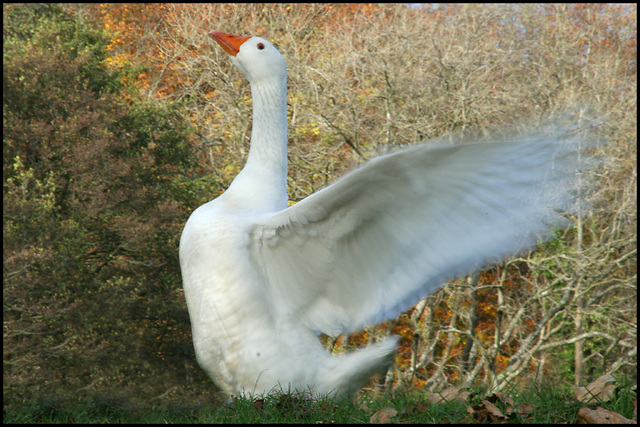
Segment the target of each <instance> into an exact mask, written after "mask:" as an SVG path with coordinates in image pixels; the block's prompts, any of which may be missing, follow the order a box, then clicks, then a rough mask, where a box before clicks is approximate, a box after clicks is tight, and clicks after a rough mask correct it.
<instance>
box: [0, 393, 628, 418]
mask: <svg viewBox="0 0 640 427" xmlns="http://www.w3.org/2000/svg"><path fill="white" fill-rule="evenodd" d="M504 394H505V395H509V397H510V398H511V399H513V401H514V402H515V404H516V405H519V404H523V403H527V404H530V405H531V407H532V408H533V409H532V410H531V411H530V412H527V413H524V414H517V413H514V414H511V415H509V416H508V417H507V418H504V419H500V420H495V419H492V418H491V417H486V416H484V415H483V403H482V400H483V399H485V398H484V397H482V394H480V393H474V394H473V395H472V397H471V400H470V402H467V403H465V402H449V403H445V404H431V403H428V402H427V399H426V393H424V392H418V391H414V392H412V393H410V394H398V395H392V396H382V397H373V396H364V397H361V398H359V399H358V400H357V402H351V401H345V400H320V401H308V400H306V399H301V398H299V397H296V396H289V395H284V396H267V397H265V398H264V399H251V400H250V399H234V400H233V401H232V402H231V401H228V402H225V401H212V402H202V401H199V402H190V401H187V400H188V399H185V402H179V403H176V402H175V401H174V402H157V403H155V404H140V403H138V404H132V403H131V400H130V399H127V398H126V396H120V397H114V396H111V395H110V396H105V395H93V396H83V397H79V396H65V397H54V396H48V397H40V398H38V399H34V400H31V401H23V400H14V399H7V397H6V396H5V401H4V404H3V406H4V410H3V418H4V422H5V423H169V424H177V423H323V424H326V423H368V422H369V420H370V419H371V416H372V415H374V414H375V413H376V412H377V411H378V410H380V409H382V408H394V409H395V410H396V411H397V415H396V416H395V417H393V418H392V419H391V422H394V423H442V422H445V423H472V422H476V423H477V422H480V423H489V422H495V421H500V422H508V423H565V422H569V423H575V422H576V421H577V413H578V410H579V409H580V408H581V407H582V406H585V405H583V404H581V403H579V402H576V401H575V400H574V399H573V397H572V395H571V393H570V392H569V391H568V390H567V391H562V390H559V389H558V388H554V387H537V386H534V387H532V388H531V389H529V390H526V391H525V392H523V393H519V394H516V393H504ZM634 399H635V393H634V392H633V391H632V390H630V389H629V388H622V389H621V390H619V391H618V393H617V394H616V396H615V398H614V399H612V400H611V401H609V402H604V403H600V404H598V405H595V404H594V405H590V407H591V408H593V409H595V407H596V406H600V407H603V408H605V409H609V410H612V411H615V412H618V413H620V414H621V415H623V416H625V417H627V418H632V414H633V409H634ZM488 400H490V401H491V402H492V403H493V404H494V405H495V406H496V407H498V408H499V409H500V410H501V411H502V412H503V413H505V414H507V412H508V406H510V405H507V404H505V403H504V402H502V401H500V400H496V399H494V400H491V399H488ZM471 405H473V407H474V408H475V409H476V410H479V411H478V412H477V415H475V416H473V415H470V414H469V413H468V407H469V406H471ZM511 406H513V405H511Z"/></svg>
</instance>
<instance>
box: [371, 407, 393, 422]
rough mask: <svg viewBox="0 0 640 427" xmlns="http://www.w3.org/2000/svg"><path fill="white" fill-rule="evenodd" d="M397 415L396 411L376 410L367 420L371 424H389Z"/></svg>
mask: <svg viewBox="0 0 640 427" xmlns="http://www.w3.org/2000/svg"><path fill="white" fill-rule="evenodd" d="M396 415H398V411H396V410H395V409H393V408H382V409H379V410H377V411H376V412H375V413H374V414H373V415H372V416H371V418H370V419H369V422H370V423H371V424H389V423H390V422H391V420H392V419H393V417H395V416H396Z"/></svg>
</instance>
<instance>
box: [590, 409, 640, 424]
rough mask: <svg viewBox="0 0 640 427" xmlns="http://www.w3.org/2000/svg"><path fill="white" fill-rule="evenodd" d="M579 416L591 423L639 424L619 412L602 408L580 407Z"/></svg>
mask: <svg viewBox="0 0 640 427" xmlns="http://www.w3.org/2000/svg"><path fill="white" fill-rule="evenodd" d="M578 417H579V418H580V419H581V420H584V421H585V422H587V423H590V424H637V421H633V420H630V419H628V418H625V417H623V416H622V415H620V414H618V413H617V412H613V411H609V410H608V409H604V408H600V407H598V408H597V409H595V410H594V409H590V408H580V410H579V411H578Z"/></svg>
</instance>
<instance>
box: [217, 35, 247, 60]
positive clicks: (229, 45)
mask: <svg viewBox="0 0 640 427" xmlns="http://www.w3.org/2000/svg"><path fill="white" fill-rule="evenodd" d="M209 35H210V36H212V37H213V38H214V39H216V41H217V42H218V44H219V45H220V46H222V48H223V49H224V50H225V51H226V52H227V53H228V54H229V55H231V56H236V55H237V54H238V52H240V46H242V44H243V43H244V42H246V41H247V40H249V39H250V38H251V37H246V36H234V35H233V34H227V33H222V32H220V31H211V32H210V33H209Z"/></svg>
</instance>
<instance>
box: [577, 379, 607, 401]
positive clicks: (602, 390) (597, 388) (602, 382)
mask: <svg viewBox="0 0 640 427" xmlns="http://www.w3.org/2000/svg"><path fill="white" fill-rule="evenodd" d="M615 381H616V379H615V378H614V377H612V376H611V375H603V376H601V377H600V378H598V379H597V380H595V381H594V382H592V383H591V384H589V385H587V386H586V387H575V388H574V395H575V397H576V399H577V400H578V401H580V402H584V403H589V402H591V400H594V399H595V401H596V402H607V401H609V400H611V398H612V397H613V395H614V392H615V390H616V388H617V387H618V386H617V385H615V384H609V383H612V382H615Z"/></svg>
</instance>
